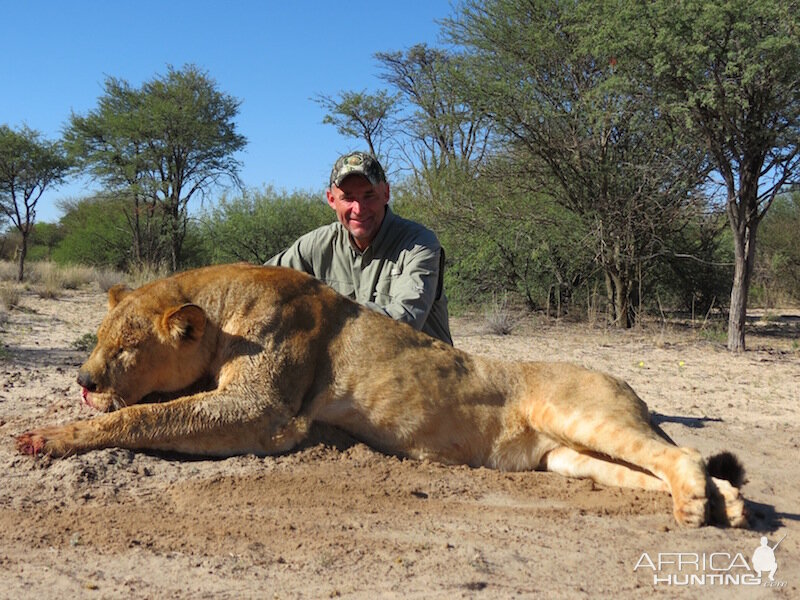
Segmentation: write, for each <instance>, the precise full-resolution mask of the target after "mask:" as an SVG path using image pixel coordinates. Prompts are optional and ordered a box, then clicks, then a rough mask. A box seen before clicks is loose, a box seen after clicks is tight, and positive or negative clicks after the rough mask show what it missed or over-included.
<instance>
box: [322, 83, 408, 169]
mask: <svg viewBox="0 0 800 600" xmlns="http://www.w3.org/2000/svg"><path fill="white" fill-rule="evenodd" d="M315 101H316V102H317V104H319V105H320V106H322V108H324V109H325V110H326V111H327V112H326V114H325V118H324V119H323V120H322V122H323V123H324V124H326V125H334V126H335V127H336V130H337V131H338V132H339V133H340V134H341V135H343V136H345V137H351V138H356V139H359V140H364V141H365V142H366V144H367V149H368V150H369V152H370V153H371V154H372V155H373V156H376V157H377V158H378V159H379V160H380V161H381V163H382V165H383V167H384V169H387V170H388V169H389V168H390V167H389V164H390V156H389V154H388V149H387V150H386V151H384V142H385V141H386V139H388V138H389V137H390V135H391V134H392V133H393V132H392V129H391V128H392V125H393V118H394V113H395V112H396V110H397V101H398V95H397V94H394V95H392V94H389V92H387V91H386V90H379V91H377V92H375V93H374V94H368V93H367V91H366V90H364V91H361V92H341V93H340V94H339V96H338V97H337V98H335V97H333V96H326V95H322V94H318V95H317V97H316V98H315Z"/></svg>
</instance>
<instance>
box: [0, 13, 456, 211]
mask: <svg viewBox="0 0 800 600" xmlns="http://www.w3.org/2000/svg"><path fill="white" fill-rule="evenodd" d="M0 14H2V21H3V26H2V32H1V33H0V56H2V57H3V60H2V61H0V123H5V124H7V125H9V126H11V127H12V128H17V127H19V126H20V125H23V124H26V125H28V126H29V127H31V128H33V129H36V130H38V131H40V132H42V133H43V134H44V135H45V137H48V138H50V139H56V138H58V137H60V135H61V131H62V129H63V127H64V125H65V124H66V123H67V120H68V119H69V116H70V113H71V112H72V111H74V112H76V113H78V114H86V113H87V112H88V111H89V110H91V109H93V108H95V107H96V105H97V99H98V98H99V97H100V96H101V95H102V93H103V81H104V79H105V77H106V76H114V77H120V78H122V79H126V80H127V81H129V82H130V83H131V84H133V85H139V84H141V83H142V82H143V81H145V80H147V79H151V78H152V77H154V76H155V75H157V74H159V75H160V74H164V73H166V67H167V65H173V66H175V67H178V68H180V67H181V66H183V65H184V64H187V63H194V64H196V65H197V66H199V67H200V68H202V69H204V70H206V71H207V72H208V74H209V75H210V76H211V77H212V78H214V79H215V80H216V82H217V84H218V86H219V89H220V90H221V91H223V92H225V93H228V94H230V95H232V96H234V97H236V98H238V99H240V100H241V101H242V105H241V108H240V112H239V117H238V118H237V126H238V130H239V132H240V133H241V134H243V135H244V136H245V137H247V139H248V145H247V147H246V149H245V151H244V152H243V153H242V154H241V155H240V156H239V158H240V159H241V161H242V163H243V167H242V171H241V177H242V180H243V181H244V183H245V185H246V186H248V187H261V186H262V185H267V184H271V185H274V186H276V187H277V188H279V189H286V190H295V189H299V190H310V191H314V192H317V191H318V192H319V193H320V194H321V193H322V191H323V190H324V187H325V184H326V182H327V177H328V174H329V173H330V168H331V166H332V164H333V161H334V160H335V159H336V157H337V156H338V155H339V154H341V153H343V152H346V151H348V150H352V149H357V148H359V147H360V145H359V144H358V142H357V141H356V140H352V139H346V138H343V137H342V136H340V135H339V134H337V133H336V130H335V128H334V127H333V126H331V125H323V124H322V118H323V116H324V112H323V110H322V109H321V107H320V106H318V105H317V104H316V103H315V102H313V101H312V100H311V98H312V97H314V96H315V95H316V94H318V93H323V94H329V95H336V94H337V93H338V92H340V91H344V90H362V89H368V90H375V89H378V88H380V87H381V85H382V81H381V80H380V79H379V78H378V74H379V72H380V69H379V67H378V64H377V62H376V61H375V59H374V57H373V55H374V54H375V52H386V51H394V50H404V49H406V48H408V47H410V46H412V45H414V44H416V43H422V42H424V43H428V44H429V45H436V44H437V43H438V42H439V41H440V40H439V32H440V26H439V25H438V24H437V23H436V20H438V19H443V18H445V17H448V16H450V15H451V14H452V6H451V3H450V0H406V1H399V2H398V1H395V2H380V1H378V2H358V1H351V2H322V1H317V2H315V1H311V0H290V1H288V2H286V1H284V2H275V1H272V0H263V1H257V0H239V1H237V0H227V1H217V2H212V1H209V0H159V1H151V0H136V1H125V2H123V1H117V0H104V1H100V0H70V1H69V2H64V1H60V0H49V1H47V0H22V1H20V0H0ZM93 189H96V188H94V185H93V183H92V182H91V181H90V180H83V181H74V182H72V183H69V184H67V185H63V186H61V187H59V188H56V189H54V190H50V191H48V192H46V193H45V195H44V196H43V197H42V199H41V200H40V202H39V205H38V206H37V221H50V222H52V221H56V220H57V219H58V218H59V216H60V212H59V210H58V208H57V202H58V200H60V199H63V198H80V197H83V196H85V195H87V194H89V193H91V191H92V190H93Z"/></svg>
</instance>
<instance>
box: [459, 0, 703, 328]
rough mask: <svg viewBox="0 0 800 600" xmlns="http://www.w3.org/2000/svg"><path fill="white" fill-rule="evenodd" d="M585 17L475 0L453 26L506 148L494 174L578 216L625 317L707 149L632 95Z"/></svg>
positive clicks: (684, 206) (474, 86) (468, 82)
mask: <svg viewBox="0 0 800 600" xmlns="http://www.w3.org/2000/svg"><path fill="white" fill-rule="evenodd" d="M592 18H593V15H591V14H587V13H586V11H584V10H582V7H581V6H579V5H577V4H574V3H563V2H558V1H557V0H537V1H536V2H521V1H514V0H494V1H487V2H477V1H475V2H467V3H466V4H465V5H464V7H463V8H462V12H461V14H460V15H459V18H457V19H454V20H452V21H450V22H449V26H448V31H449V33H450V36H451V39H452V41H453V42H455V43H458V44H459V45H461V46H462V47H463V48H465V49H466V51H467V52H468V54H469V61H468V62H467V63H466V64H467V65H468V67H469V68H468V70H467V72H466V77H465V78H464V83H463V85H462V88H463V92H462V93H466V94H468V95H469V96H470V100H469V103H470V105H472V106H481V107H482V108H483V110H484V111H485V112H486V113H487V114H488V115H489V116H490V117H491V119H492V121H493V123H494V127H495V128H496V129H497V131H498V134H500V135H502V136H503V141H504V145H503V147H502V148H503V152H504V154H506V155H507V156H509V157H511V159H512V160H511V161H507V162H505V163H500V164H501V165H502V167H503V168H502V170H501V171H499V172H497V173H496V176H497V177H499V178H502V179H504V180H506V181H515V182H516V185H517V186H518V187H519V189H520V190H523V191H528V192H530V193H535V194H547V195H548V196H549V197H550V198H551V199H552V200H553V201H556V202H559V203H560V204H561V205H563V206H564V207H566V208H567V209H569V210H570V211H572V213H574V215H576V216H578V217H579V218H580V220H581V222H582V225H583V228H584V229H586V230H587V231H590V232H592V234H593V249H594V253H595V257H596V261H597V264H598V266H599V267H600V268H601V269H602V272H603V274H604V276H605V282H606V287H607V292H608V297H609V301H610V306H611V309H612V320H613V322H614V323H615V324H616V325H617V326H620V327H626V326H630V325H631V323H632V320H633V310H632V305H631V297H632V294H633V291H634V282H635V281H636V278H637V277H638V276H639V275H638V274H639V273H640V272H641V271H642V269H643V268H646V263H647V262H648V261H651V260H653V258H655V257H656V256H658V255H659V254H660V253H663V252H664V251H665V248H664V244H663V240H664V239H665V238H666V237H668V235H669V234H670V232H672V231H676V230H678V229H680V228H681V227H683V226H684V223H685V222H686V220H687V218H688V217H689V215H690V214H691V213H690V211H689V208H691V206H692V204H693V198H694V196H693V194H692V191H693V190H694V189H695V188H696V187H697V185H698V183H699V182H700V181H701V179H702V174H703V166H704V165H703V155H702V153H700V152H698V151H697V150H696V149H694V148H692V147H687V146H686V145H684V144H681V140H680V139H678V138H679V136H680V131H679V130H677V129H676V128H674V127H673V126H672V123H670V122H669V121H668V120H666V119H664V118H663V116H662V115H660V114H659V113H658V111H656V110H654V109H653V107H652V106H650V105H648V104H646V103H645V104H643V103H641V102H639V101H638V99H639V92H640V90H639V89H638V87H637V82H635V81H633V80H631V79H629V78H627V77H625V76H624V74H622V73H620V72H619V71H618V70H617V68H616V62H615V60H614V59H613V57H612V56H609V55H607V54H605V53H602V52H593V51H591V50H590V49H587V45H586V43H585V40H586V36H587V33H586V30H587V26H588V24H589V22H590V21H591V19H592ZM496 164H497V163H496ZM523 218H524V217H523Z"/></svg>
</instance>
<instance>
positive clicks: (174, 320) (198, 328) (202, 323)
mask: <svg viewBox="0 0 800 600" xmlns="http://www.w3.org/2000/svg"><path fill="white" fill-rule="evenodd" d="M162 325H163V327H164V330H165V331H166V333H167V335H169V336H170V337H171V338H173V339H176V340H199V339H200V338H201V337H202V336H203V332H204V331H205V329H206V313H205V311H204V310H203V309H202V308H200V307H199V306H197V305H196V304H184V305H183V306H178V307H177V308H170V309H168V310H167V311H166V312H164V317H163V319H162Z"/></svg>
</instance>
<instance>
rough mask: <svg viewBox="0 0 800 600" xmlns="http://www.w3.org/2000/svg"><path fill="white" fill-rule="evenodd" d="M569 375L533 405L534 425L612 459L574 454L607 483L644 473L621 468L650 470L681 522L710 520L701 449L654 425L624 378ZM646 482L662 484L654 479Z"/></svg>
mask: <svg viewBox="0 0 800 600" xmlns="http://www.w3.org/2000/svg"><path fill="white" fill-rule="evenodd" d="M565 375H566V376H562V377H560V378H558V381H557V383H555V384H554V385H553V387H551V388H550V389H548V390H546V392H547V393H546V394H544V397H542V395H540V396H539V397H538V399H537V401H535V402H531V404H530V405H529V419H530V424H531V427H533V428H534V429H535V430H537V431H540V432H542V433H544V434H546V435H548V436H549V437H551V438H552V439H554V440H555V441H557V442H558V443H559V444H560V445H563V446H565V447H567V448H571V449H572V450H574V451H576V452H578V453H579V454H581V455H587V456H589V457H590V458H592V457H598V456H599V457H603V459H605V458H606V457H607V459H608V460H607V461H606V462H607V463H608V464H605V463H597V462H594V461H596V460H600V459H597V458H594V461H590V460H588V459H587V458H582V457H572V458H573V459H577V458H580V461H579V462H581V463H583V467H584V468H585V469H586V470H588V471H590V472H592V471H593V472H595V474H596V475H597V476H599V477H600V481H603V482H605V483H610V484H615V485H619V484H618V483H616V482H615V481H614V479H615V478H620V479H621V480H622V481H633V480H635V479H636V477H638V476H634V475H633V473H628V472H627V471H625V470H620V467H621V466H627V467H626V468H628V469H629V470H631V471H637V470H638V471H641V472H644V473H647V474H650V475H651V476H652V477H654V478H657V479H659V480H660V481H661V482H663V484H664V485H665V486H666V488H667V489H668V490H669V491H670V493H671V494H672V499H673V514H674V516H675V519H676V520H677V521H678V522H679V523H681V524H682V525H686V526H689V527H700V526H701V525H704V524H706V523H708V522H709V516H710V515H711V513H710V506H709V490H708V489H707V487H708V486H709V485H710V483H709V482H710V478H709V477H708V476H707V473H706V469H705V464H704V462H703V459H702V458H701V456H700V453H699V452H697V451H696V450H693V449H690V448H680V447H677V446H674V445H672V444H670V443H668V442H667V441H666V440H664V439H663V438H662V437H661V436H660V435H659V434H658V433H657V432H656V431H655V430H654V429H653V428H652V427H651V425H650V418H649V414H648V411H647V407H646V406H645V404H644V403H643V402H642V401H641V400H640V399H639V397H638V396H636V394H635V393H634V392H633V390H632V389H631V388H630V387H629V386H628V385H627V384H625V383H624V382H623V381H620V380H618V379H615V378H613V377H610V376H607V375H603V374H601V373H596V372H592V371H586V370H583V369H574V371H571V372H567V373H566V374H565ZM569 456H570V455H569V453H567V452H566V451H562V452H561V454H558V453H556V454H554V455H552V457H551V458H550V460H549V462H551V463H552V464H553V465H558V464H559V460H561V461H562V462H563V461H564V460H565V459H564V457H567V458H569ZM572 462H575V460H573V461H572ZM613 465H616V466H613ZM590 476H591V474H590ZM643 481H644V482H646V485H647V486H650V485H652V486H654V487H658V486H657V484H655V483H654V482H652V481H651V480H649V479H644V480H643ZM636 487H640V486H638V485H637V486H636ZM662 489H663V488H662Z"/></svg>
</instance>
